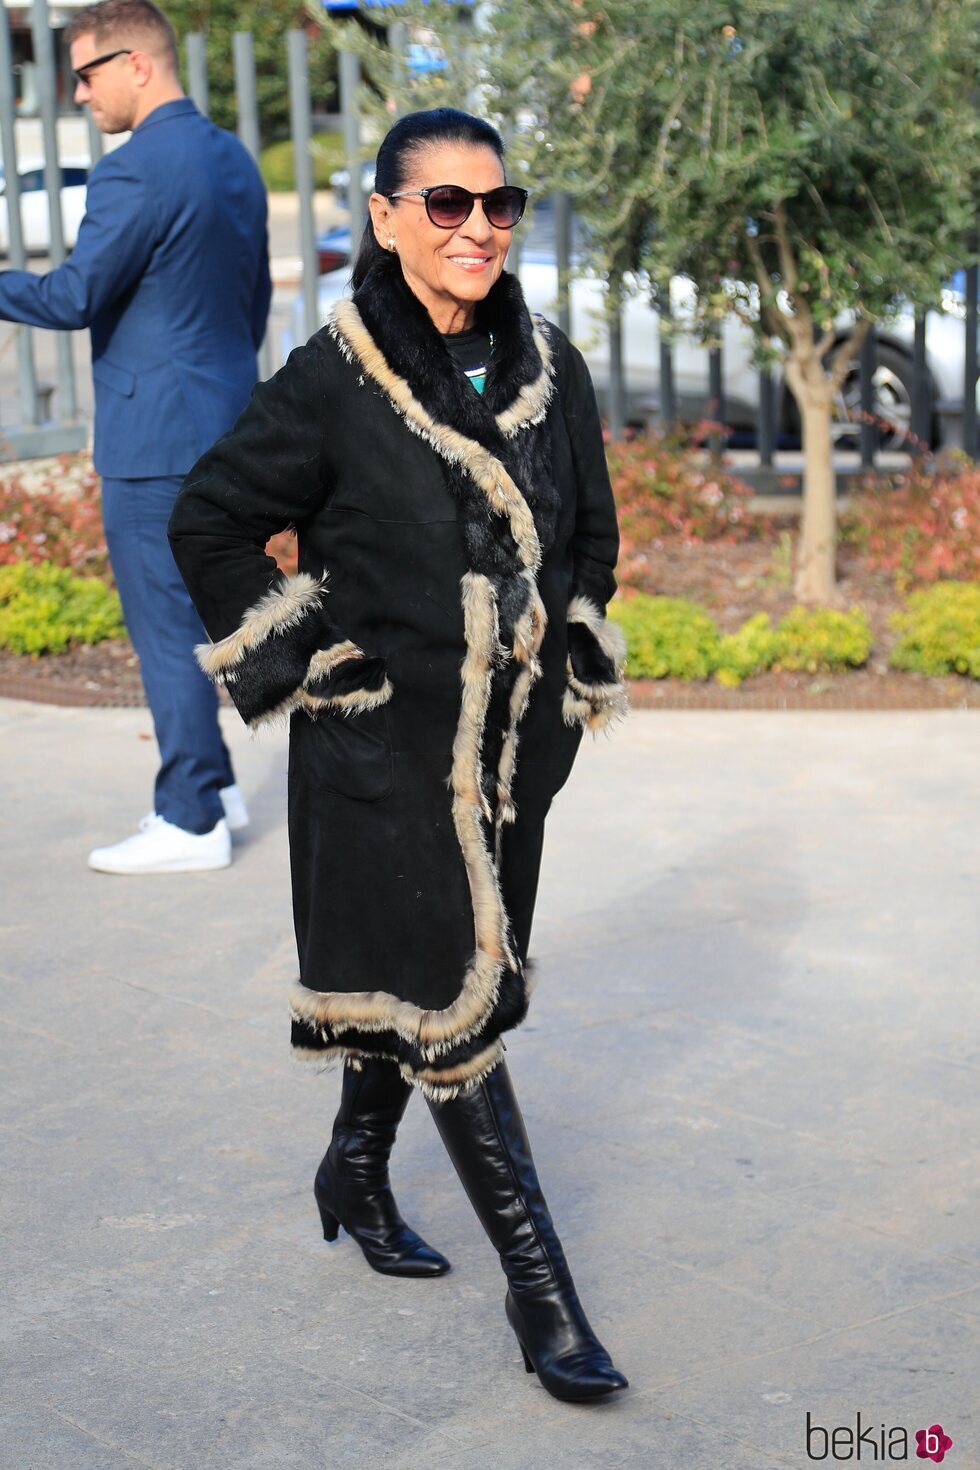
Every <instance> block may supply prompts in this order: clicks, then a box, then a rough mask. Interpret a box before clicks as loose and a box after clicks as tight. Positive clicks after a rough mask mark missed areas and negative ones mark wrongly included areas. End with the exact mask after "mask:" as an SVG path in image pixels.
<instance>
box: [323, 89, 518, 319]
mask: <svg viewBox="0 0 980 1470" xmlns="http://www.w3.org/2000/svg"><path fill="white" fill-rule="evenodd" d="M438 143H463V144H469V145H471V146H473V147H476V148H491V149H492V150H493V152H494V153H496V155H497V157H498V158H499V159H500V161H501V163H503V161H504V145H503V141H502V139H501V137H500V134H499V133H498V132H497V129H496V128H495V127H493V126H491V124H490V123H488V122H484V121H483V119H482V118H479V117H472V116H471V115H470V114H469V113H468V112H460V111H459V110H458V109H457V108H455V107H434V108H433V109H432V110H431V111H429V112H410V113H408V114H407V115H406V116H405V117H401V118H399V119H398V121H397V122H396V123H395V125H394V127H392V128H389V130H388V132H387V133H386V134H385V136H384V138H383V139H382V142H381V147H380V148H379V149H378V157H377V161H376V163H375V165H374V189H375V193H377V194H384V195H386V196H387V195H390V194H397V193H398V191H399V190H400V189H401V188H403V187H404V185H405V184H406V182H407V181H408V176H409V172H410V168H411V163H412V160H413V158H414V156H415V154H416V153H420V152H421V151H422V150H423V149H425V148H427V147H428V146H429V145H430V144H438ZM438 182H439V183H450V182H452V181H451V180H448V179H440V180H438ZM353 223H354V225H355V227H356V221H355V222H353ZM351 233H352V234H353V230H352V232H351ZM388 258H389V257H388V252H387V251H386V250H384V249H382V247H381V246H380V245H379V244H378V242H377V240H376V239H375V234H374V226H373V224H372V223H371V217H370V215H369V216H368V220H367V223H366V225H365V226H364V233H363V235H362V236H361V244H360V248H359V250H358V252H357V259H356V260H355V262H354V270H353V273H352V275H351V285H352V286H353V287H354V289H355V291H356V290H357V288H358V286H360V285H361V283H362V282H363V281H364V279H365V277H366V276H367V274H368V271H369V270H370V269H371V267H372V266H375V265H377V264H379V262H381V261H384V260H387V259H388Z"/></svg>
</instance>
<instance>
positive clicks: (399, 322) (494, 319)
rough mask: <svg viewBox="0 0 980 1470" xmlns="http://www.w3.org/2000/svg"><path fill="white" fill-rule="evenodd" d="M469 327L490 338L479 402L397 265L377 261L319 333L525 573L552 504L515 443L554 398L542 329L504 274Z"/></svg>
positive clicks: (542, 544)
mask: <svg viewBox="0 0 980 1470" xmlns="http://www.w3.org/2000/svg"><path fill="white" fill-rule="evenodd" d="M478 325H479V326H480V327H481V329H482V330H484V331H487V332H490V333H492V335H493V340H494V354H493V357H492V358H491V361H490V365H489V370H488V373H487V383H486V388H485V390H484V392H483V394H482V395H481V394H478V393H476V392H474V390H473V388H472V386H471V384H470V383H468V382H467V380H466V378H465V376H464V375H463V374H462V373H461V372H460V370H459V368H458V366H457V365H456V362H455V361H454V359H453V357H452V355H451V354H450V352H449V351H448V349H447V347H446V345H445V343H444V342H443V340H442V337H441V336H440V334H439V332H438V331H437V330H436V327H435V325H434V324H433V322H432V319H431V318H430V316H429V314H428V312H427V311H426V309H425V307H424V306H423V305H422V303H421V302H420V301H419V300H418V298H417V297H416V296H415V295H414V294H413V293H412V291H411V290H410V289H409V287H408V286H407V285H406V283H405V280H404V277H403V276H402V272H401V267H400V265H399V263H398V261H397V258H394V257H391V258H388V257H386V258H385V259H384V260H383V261H381V262H379V264H378V265H376V266H375V267H374V268H373V269H372V270H371V272H370V273H369V275H368V277H367V279H366V280H365V281H364V283H363V285H362V286H361V287H360V289H359V290H358V291H357V293H356V294H355V296H354V299H353V300H352V301H340V302H338V303H337V305H336V306H335V307H334V310H333V315H332V319H331V322H330V324H329V329H330V332H331V334H332V335H333V337H334V338H335V340H336V341H337V343H338V345H339V346H340V349H341V351H342V352H343V353H344V355H345V356H346V357H347V358H348V360H349V361H352V362H356V363H357V364H358V366H359V367H360V368H361V369H362V371H363V372H364V373H365V374H366V375H367V376H368V377H370V378H371V379H372V380H373V381H374V382H375V383H376V384H377V385H378V386H379V387H380V388H381V389H382V390H383V392H384V393H385V395H386V396H387V397H388V399H389V401H390V402H391V404H392V406H393V407H394V408H395V410H396V411H397V412H398V413H399V414H400V415H401V416H402V417H403V418H404V419H405V421H406V422H407V423H408V425H409V427H410V428H412V429H413V430H414V431H415V432H416V433H417V434H419V435H421V437H423V438H424V439H426V440H427V441H428V442H429V443H430V444H431V445H432V446H433V448H434V449H435V450H436V451H437V453H438V454H439V455H440V456H441V457H442V458H443V460H445V461H446V462H447V463H448V464H449V465H452V466H454V467H457V468H462V470H463V471H464V472H465V473H466V475H467V476H468V477H469V479H470V480H471V481H473V482H475V484H476V486H478V487H479V490H480V491H481V492H482V494H483V496H485V498H486V500H487V502H488V503H489V505H490V508H491V510H492V511H493V512H495V514H496V515H497V516H502V517H506V520H507V522H508V523H509V528H510V533H511V535H512V537H513V540H514V542H515V543H516V550H517V554H518V557H519V559H520V563H521V565H523V566H524V567H526V568H531V569H534V568H536V567H537V566H538V565H539V563H540V560H541V556H542V553H543V551H545V550H547V546H548V545H550V541H551V537H552V534H553V522H554V512H555V508H556V499H557V498H556V494H555V491H554V487H553V486H552V484H551V482H550V463H549V464H548V466H547V470H548V473H547V474H546V475H542V474H540V473H535V465H534V459H535V456H533V455H530V456H529V455H528V454H527V453H525V452H523V451H522V449H521V440H522V439H523V438H524V437H525V436H526V435H527V432H528V431H530V430H532V429H533V428H535V426H537V425H539V424H541V423H542V422H543V420H544V418H545V417H546V415H547V412H548V407H549V404H550V402H551V400H552V397H553V394H554V379H553V372H554V368H553V363H552V353H551V348H550V344H549V340H548V336H547V329H546V327H545V325H544V323H543V322H541V321H540V320H538V321H533V320H532V318H531V316H530V314H529V312H528V310H527V307H526V305H525V303H524V297H523V294H522V292H521V288H520V285H519V283H518V281H517V279H516V277H514V276H511V275H508V274H506V273H505V274H502V275H501V276H500V278H499V280H498V281H497V282H496V283H495V285H494V286H493V288H492V290H491V291H490V293H489V294H488V296H487V298H486V300H485V301H484V302H482V303H481V307H480V310H479V313H478ZM535 437H536V436H535ZM548 458H549V460H550V456H549V457H548ZM544 468H545V467H544V465H540V469H544Z"/></svg>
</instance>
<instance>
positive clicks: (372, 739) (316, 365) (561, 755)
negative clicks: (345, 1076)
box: [170, 257, 625, 1098]
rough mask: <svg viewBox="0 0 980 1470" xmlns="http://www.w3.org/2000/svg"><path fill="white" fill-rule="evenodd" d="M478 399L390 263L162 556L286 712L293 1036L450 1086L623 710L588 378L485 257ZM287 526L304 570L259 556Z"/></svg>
mask: <svg viewBox="0 0 980 1470" xmlns="http://www.w3.org/2000/svg"><path fill="white" fill-rule="evenodd" d="M478 320H479V324H480V325H481V326H482V327H483V328H484V329H485V330H487V331H489V332H490V333H492V338H493V344H494V348H493V354H492V357H491V361H490V367H489V372H488V376H487V383H486V390H485V392H484V394H483V395H482V396H480V395H478V394H477V393H476V392H475V391H474V389H473V388H472V386H471V385H470V383H469V382H468V381H467V379H466V377H465V376H464V374H463V373H462V372H461V370H460V369H459V367H458V366H457V365H456V363H455V361H454V360H453V358H452V357H451V355H450V354H449V352H448V351H447V350H446V348H445V345H444V343H443V341H442V339H441V337H440V336H439V334H438V332H437V331H436V329H435V327H434V326H433V324H432V322H431V319H430V318H429V316H428V313H427V312H426V311H425V309H424V308H423V307H422V305H421V304H420V303H419V302H418V300H417V299H416V298H415V297H414V296H413V295H412V293H411V292H410V291H409V289H408V288H407V286H406V285H405V283H404V281H403V278H402V276H401V270H400V267H399V265H398V262H397V259H396V258H395V257H392V258H391V259H390V260H389V261H386V263H385V265H384V266H383V267H381V268H378V269H375V270H374V271H373V272H372V274H371V276H369V278H368V280H367V281H366V282H365V283H364V285H363V286H362V287H361V289H360V290H359V291H358V292H357V294H356V295H355V297H354V299H353V301H344V302H341V303H339V304H338V305H337V307H336V308H335V310H334V314H333V317H332V319H331V321H330V322H329V323H328V325H327V326H326V327H324V328H323V330H321V331H320V332H318V333H317V334H316V335H315V336H314V337H313V338H311V340H310V341H309V342H308V343H307V344H306V346H305V347H301V348H299V349H298V350H297V351H295V352H294V353H293V354H292V355H291V357H290V358H289V361H288V362H287V363H286V365H285V367H283V368H282V370H281V371H280V372H279V373H277V374H276V375H275V377H273V378H272V379H271V380H270V381H269V382H267V383H264V384H262V385H260V386H259V387H258V388H257V389H256V390H255V393H254V395H253V398H252V402H251V404H250V406H249V407H248V408H247V409H246V411H245V413H244V414H243V415H242V416H241V418H240V419H239V420H238V422H237V424H236V425H235V427H234V428H233V429H232V430H231V431H230V433H228V434H226V435H225V437H224V438H223V439H221V440H219V441H218V443H217V444H216V445H215V446H214V447H213V448H212V449H211V450H210V451H209V452H208V453H207V454H206V455H205V456H204V457H203V459H201V460H200V461H199V462H198V464H197V465H196V466H195V467H194V469H193V470H192V471H191V473H190V475H189V476H188V478H187V480H186V481H185V484H184V487H183V490H182V492H181V494H180V496H179V498H178V501H177V504H176V507H175V510H174V514H173V519H172V521H171V524H170V538H171V544H172V546H173V551H174V555H175V557H176V559H177V563H178V565H179V567H180V570H181V572H182V573H183V576H184V579H185V581H186V583H187V586H188V588H189V589H190V592H191V595H192V597H193V599H194V601H195V603H196V605H197V607H198V609H199V611H200V614H201V617H202V619H203V621H204V624H205V627H206V628H207V631H208V634H209V636H210V638H211V639H212V640H213V641H212V643H211V644H210V645H208V646H206V647H205V648H203V649H202V650H200V651H199V652H200V659H201V664H202V667H203V668H204V669H205V670H206V672H207V673H208V674H209V675H211V677H212V678H214V679H215V680H217V681H218V682H220V683H222V684H224V685H225V687H226V688H227V689H228V691H229V693H230V695H231V697H232V699H233V700H234V701H235V703H236V705H237V706H238V709H239V710H240V712H241V714H242V716H243V717H244V719H245V720H246V721H247V722H248V723H249V724H251V725H255V724H258V723H259V722H261V721H263V720H268V719H270V718H273V717H276V716H288V718H289V724H290V752H289V838H290V854H291V869H292V886H293V906H294V917H295V925H296V937H297V944H298V949H299V959H300V980H299V982H298V983H297V984H296V985H295V986H294V988H293V992H292V994H291V998H290V1000H291V1012H292V1023H293V1044H294V1046H295V1047H297V1048H298V1049H300V1050H301V1051H302V1052H304V1053H306V1052H314V1053H317V1054H320V1055H323V1054H328V1053H334V1054H337V1053H344V1054H348V1055H350V1056H352V1057H354V1058H356V1057H358V1056H361V1055H380V1056H386V1057H391V1058H394V1059H395V1060H397V1062H398V1063H399V1064H400V1066H401V1068H402V1071H403V1073H404V1075H405V1076H406V1077H408V1078H409V1079H410V1080H411V1081H413V1082H414V1083H415V1084H416V1085H417V1086H419V1087H421V1088H422V1090H423V1091H425V1092H427V1093H428V1094H429V1095H430V1096H433V1097H436V1098H442V1097H447V1096H452V1095H453V1094H454V1093H455V1092H456V1091H458V1090H459V1088H460V1087H462V1086H465V1085H466V1084H467V1083H468V1082H472V1081H475V1080H477V1079H479V1078H480V1077H482V1076H484V1075H485V1074H486V1073H487V1072H488V1071H489V1070H490V1069H491V1068H492V1067H493V1066H494V1065H495V1063H496V1062H497V1061H498V1060H499V1057H500V1053H501V1040H500V1038H501V1035H502V1033H503V1032H504V1031H506V1030H508V1029H509V1028H511V1027H513V1026H515V1025H517V1024H518V1023H519V1022H520V1021H521V1020H522V1019H523V1017H524V1014H525V1011H526V1009H527V989H528V987H527V981H526V977H525V971H524V964H525V960H526V956H527V944H528V939H529V935H530V928H531V919H532V916H533V911H534V900H535V893H536V889H537V881H538V869H539V864H540V857H541V846H542V840H543V833H544V820H545V816H546V814H547V811H548V807H549V805H550V803H551V800H552V797H553V796H554V795H555V793H556V792H557V791H558V789H559V788H560V787H561V786H562V785H563V783H564V782H565V780H566V779H567V777H568V774H569V771H570V769H571V765H572V762H573V760H574V757H575V752H576V749H577V746H578V742H579V740H580V738H581V733H582V729H583V728H584V727H586V726H588V727H591V728H594V729H597V728H600V727H602V726H603V725H604V724H606V723H608V721H609V720H610V719H612V718H614V717H615V716H616V715H618V714H620V713H622V712H623V711H624V709H625V696H624V693H623V686H622V679H621V648H620V643H619V641H618V640H617V637H616V636H615V630H614V629H613V628H612V627H611V626H609V625H607V623H606V621H605V607H606V604H607V602H608V600H609V598H610V597H611V596H612V594H613V591H614V589H615V580H614V577H613V568H614V566H615V562H616V555H617V550H618V535H617V529H616V517H615V510H614V505H613V498H612V492H611V489H610V485H609V479H608V475H607V472H606V464H605V456H604V452H603V445H602V439H601V433H600V425H599V418H598V413H597V409H596V404H595V396H594V393H593V390H592V384H591V381H590V379H589V375H588V372H587V369H586V367H585V364H584V362H583V360H582V358H581V355H580V354H579V353H578V351H577V350H576V349H575V348H574V347H572V346H571V345H570V343H569V342H568V341H567V339H566V338H565V337H564V336H563V335H562V334H561V333H560V332H559V331H558V330H557V329H556V328H555V327H553V326H550V325H549V324H547V323H545V322H544V321H542V320H537V319H535V320H532V318H531V317H530V315H529V314H528V311H527V308H526V307H525V304H524V300H523V297H522V295H521V291H520V287H519V286H518V284H517V282H516V280H515V279H514V278H513V277H511V276H509V275H506V274H504V275H502V276H501V277H500V279H499V280H498V282H497V283H496V285H495V286H494V287H493V289H492V291H491V292H490V294H489V295H488V297H487V299H486V301H485V302H483V303H482V304H481V307H480V312H479V318H478ZM287 525H293V526H295V527H296V528H297V531H298V537H299V572H298V575H296V576H294V577H291V578H286V577H284V576H283V575H282V574H281V573H280V572H278V571H277V569H276V566H275V563H274V562H273V561H272V560H271V559H270V558H269V557H267V556H266V555H265V553H264V546H265V544H266V542H267V540H268V538H269V537H270V536H271V535H273V534H274V533H275V532H277V531H280V530H281V529H283V528H284V527H285V526H287Z"/></svg>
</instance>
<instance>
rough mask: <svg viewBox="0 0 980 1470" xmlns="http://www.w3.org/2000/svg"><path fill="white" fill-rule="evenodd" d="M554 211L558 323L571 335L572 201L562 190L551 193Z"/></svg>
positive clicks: (567, 335)
mask: <svg viewBox="0 0 980 1470" xmlns="http://www.w3.org/2000/svg"><path fill="white" fill-rule="evenodd" d="M552 198H553V200H554V206H553V207H554V212H555V263H556V265H557V266H558V325H559V326H560V327H561V329H562V331H563V332H564V333H565V336H566V337H570V336H571V335H572V289H571V271H572V201H571V200H570V199H569V197H568V195H567V194H566V193H565V192H564V190H562V189H559V190H558V192H557V193H555V194H553V195H552Z"/></svg>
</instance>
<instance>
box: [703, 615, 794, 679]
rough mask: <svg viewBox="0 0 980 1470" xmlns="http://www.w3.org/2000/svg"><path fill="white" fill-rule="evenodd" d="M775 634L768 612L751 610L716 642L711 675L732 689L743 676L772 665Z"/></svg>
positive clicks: (776, 652) (776, 643) (775, 653)
mask: <svg viewBox="0 0 980 1470" xmlns="http://www.w3.org/2000/svg"><path fill="white" fill-rule="evenodd" d="M779 646H780V644H779V635H778V634H777V632H776V630H775V629H774V628H773V626H772V623H771V622H770V621H769V614H768V613H755V614H754V616H752V617H751V618H747V619H746V621H745V622H744V623H743V624H742V626H741V627H740V628H739V629H738V631H737V632H735V633H726V634H725V636H724V637H723V638H722V640H721V642H720V643H719V645H718V655H717V658H716V660H715V668H714V674H715V678H716V679H717V680H718V683H719V684H725V685H727V686H728V687H729V688H734V687H735V686H736V685H738V684H741V682H742V680H743V679H748V678H750V677H751V676H752V675H753V674H761V673H762V672H763V670H765V669H770V668H772V666H773V664H774V663H775V662H776V659H777V657H778V655H779Z"/></svg>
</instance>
